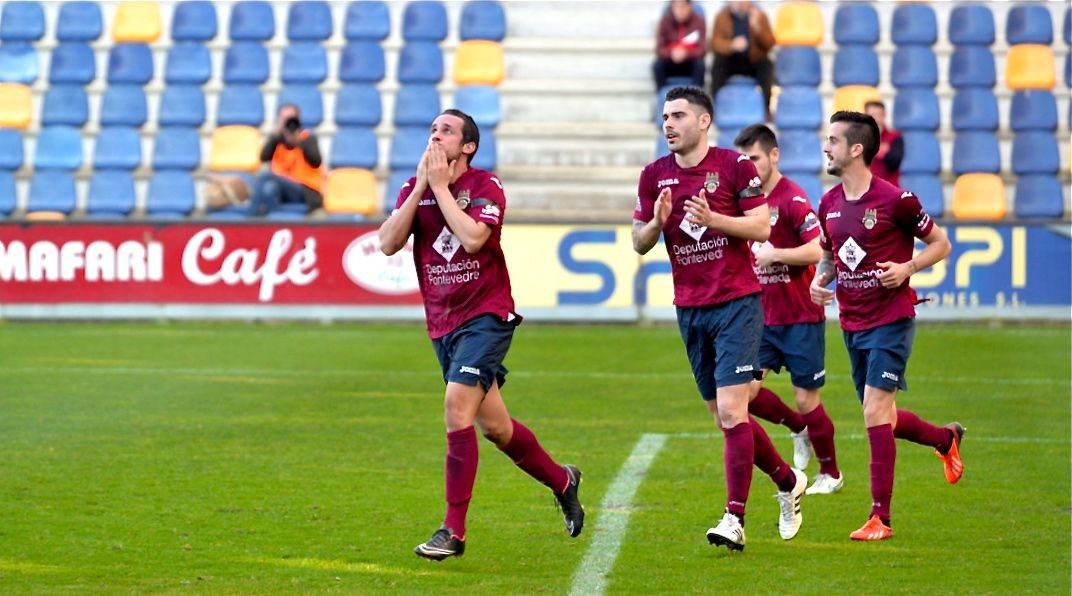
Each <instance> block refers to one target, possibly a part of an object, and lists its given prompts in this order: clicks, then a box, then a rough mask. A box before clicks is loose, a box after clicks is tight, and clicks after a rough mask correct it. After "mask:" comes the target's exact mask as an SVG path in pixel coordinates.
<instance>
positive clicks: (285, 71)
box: [280, 4, 328, 85]
mask: <svg viewBox="0 0 1072 596" xmlns="http://www.w3.org/2000/svg"><path fill="white" fill-rule="evenodd" d="M291 6H295V7H297V6H301V4H293V5H291ZM280 78H281V79H282V81H283V83H285V84H292V83H296V84H299V85H302V84H309V85H316V84H319V83H323V82H324V79H326V78H328V54H327V51H326V50H325V49H324V46H322V45H320V44H319V43H313V42H293V43H290V44H287V47H286V48H285V49H284V50H283V68H282V72H281V73H280Z"/></svg>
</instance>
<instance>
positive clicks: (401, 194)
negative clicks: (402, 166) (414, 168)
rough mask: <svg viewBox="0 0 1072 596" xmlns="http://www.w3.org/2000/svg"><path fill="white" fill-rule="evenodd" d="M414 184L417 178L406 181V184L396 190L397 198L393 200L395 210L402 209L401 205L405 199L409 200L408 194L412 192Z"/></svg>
mask: <svg viewBox="0 0 1072 596" xmlns="http://www.w3.org/2000/svg"><path fill="white" fill-rule="evenodd" d="M416 183H417V178H416V177H413V178H410V179H409V180H407V181H406V183H405V184H403V185H402V188H400V189H399V190H398V197H397V198H396V199H395V209H399V208H401V207H402V203H405V202H406V199H408V198H409V194H410V193H411V192H413V186H414V185H415V184H416Z"/></svg>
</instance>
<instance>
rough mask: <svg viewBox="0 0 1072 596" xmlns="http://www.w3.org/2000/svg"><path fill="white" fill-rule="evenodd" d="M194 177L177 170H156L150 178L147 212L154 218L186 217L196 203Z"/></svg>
mask: <svg viewBox="0 0 1072 596" xmlns="http://www.w3.org/2000/svg"><path fill="white" fill-rule="evenodd" d="M196 202H197V199H196V192H195V190H194V179H193V178H192V177H191V176H190V174H188V173H186V172H179V171H175V170H171V171H163V172H154V173H153V177H152V178H151V179H150V180H149V194H148V196H147V197H146V199H145V213H146V215H148V216H149V217H154V218H173V217H179V218H181V217H186V216H187V215H189V214H190V212H191V211H193V210H194V205H195V204H196Z"/></svg>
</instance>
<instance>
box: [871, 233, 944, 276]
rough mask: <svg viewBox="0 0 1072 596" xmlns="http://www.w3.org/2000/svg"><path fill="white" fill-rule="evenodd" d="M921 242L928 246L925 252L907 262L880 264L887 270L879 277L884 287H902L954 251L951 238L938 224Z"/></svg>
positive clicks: (922, 251)
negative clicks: (917, 274) (950, 241)
mask: <svg viewBox="0 0 1072 596" xmlns="http://www.w3.org/2000/svg"><path fill="white" fill-rule="evenodd" d="M920 240H922V241H923V243H924V244H925V245H926V246H924V247H923V250H921V251H919V254H917V255H915V256H914V257H912V258H911V259H909V260H908V261H907V262H904V263H893V262H890V261H884V262H882V263H879V264H878V266H879V267H883V268H885V269H886V270H885V271H883V272H882V273H880V274H879V276H878V280H879V281H881V282H882V285H883V287H886V288H898V287H900V286H901V284H903V283H904V282H905V281H906V280H907V279H908V278H910V277H912V275H914V274H915V273H918V272H920V271H922V270H924V269H926V268H927V267H930V266H932V265H934V264H935V263H937V262H939V261H941V260H942V259H944V258H946V257H948V256H949V252H950V251H952V250H953V245H952V244H950V243H949V238H948V237H947V236H946V234H945V230H943V229H942V228H941V227H940V226H938V225H937V224H935V225H934V226H933V227H931V230H930V232H928V233H927V235H926V236H924V237H922V238H920Z"/></svg>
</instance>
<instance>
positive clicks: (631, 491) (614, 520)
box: [570, 434, 667, 596]
mask: <svg viewBox="0 0 1072 596" xmlns="http://www.w3.org/2000/svg"><path fill="white" fill-rule="evenodd" d="M666 439H667V435H662V434H645V435H644V436H642V437H640V440H639V441H637V444H636V446H635V447H633V452H632V453H631V454H629V458H628V459H626V460H625V463H623V464H622V467H621V469H620V470H618V475H617V476H615V477H614V482H612V483H611V485H610V487H609V488H607V493H606V495H604V496H603V503H602V505H601V506H600V508H601V509H600V512H599V518H598V519H597V520H596V522H595V528H593V530H592V533H593V534H594V537H593V538H592V543H591V544H590V545H588V552H586V553H585V555H584V559H583V560H582V561H581V564H580V565H578V567H577V571H576V572H575V573H574V574H573V587H572V588H571V589H570V594H575V595H578V596H580V595H582V594H583V595H586V596H587V595H589V594H596V595H598V594H602V593H603V592H604V591H605V590H606V589H607V576H608V575H609V574H610V572H611V570H612V569H613V568H614V562H615V561H616V560H617V559H618V551H619V550H620V549H621V547H622V539H623V538H624V537H625V530H626V527H627V526H628V525H629V515H630V513H631V512H632V504H633V496H634V495H635V494H636V491H637V488H639V487H640V483H641V482H643V481H644V476H645V475H646V474H647V472H648V468H649V467H650V466H651V462H652V461H653V460H654V459H655V456H656V455H657V454H658V453H659V451H660V450H661V449H662V448H663V445H665V444H666Z"/></svg>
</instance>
